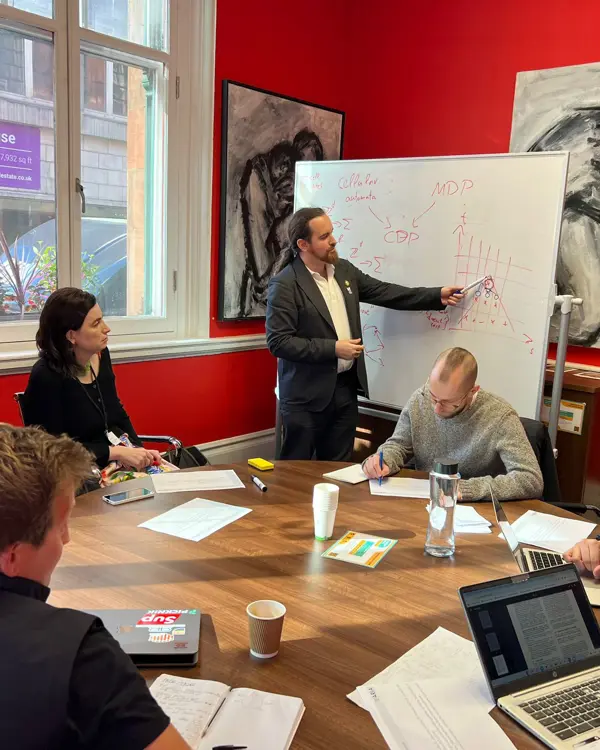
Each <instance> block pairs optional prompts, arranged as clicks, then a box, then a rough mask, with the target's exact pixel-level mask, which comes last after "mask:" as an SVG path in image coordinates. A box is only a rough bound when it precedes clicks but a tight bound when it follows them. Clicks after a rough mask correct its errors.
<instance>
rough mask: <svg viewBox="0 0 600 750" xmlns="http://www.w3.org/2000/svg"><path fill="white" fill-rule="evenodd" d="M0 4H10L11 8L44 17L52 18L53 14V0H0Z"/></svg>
mask: <svg viewBox="0 0 600 750" xmlns="http://www.w3.org/2000/svg"><path fill="white" fill-rule="evenodd" d="M0 5H10V7H11V8H18V9H19V10H26V11H27V12H28V13H37V15H38V16H45V17H46V18H52V16H53V14H54V7H53V6H54V2H53V0H0Z"/></svg>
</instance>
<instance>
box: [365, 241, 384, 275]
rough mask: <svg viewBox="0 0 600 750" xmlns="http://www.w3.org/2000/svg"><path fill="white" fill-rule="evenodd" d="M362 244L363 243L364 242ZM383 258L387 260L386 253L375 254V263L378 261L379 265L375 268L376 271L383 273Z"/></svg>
mask: <svg viewBox="0 0 600 750" xmlns="http://www.w3.org/2000/svg"><path fill="white" fill-rule="evenodd" d="M360 244H361V245H362V242H361V243H360ZM382 260H385V255H376V256H375V263H377V265H376V266H375V268H374V269H373V272H374V273H381V261H382Z"/></svg>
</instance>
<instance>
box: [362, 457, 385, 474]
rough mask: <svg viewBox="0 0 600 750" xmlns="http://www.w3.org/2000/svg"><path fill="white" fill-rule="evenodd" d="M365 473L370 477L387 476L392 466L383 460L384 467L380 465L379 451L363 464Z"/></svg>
mask: <svg viewBox="0 0 600 750" xmlns="http://www.w3.org/2000/svg"><path fill="white" fill-rule="evenodd" d="M362 470H363V474H364V475H365V476H366V477H368V478H369V479H379V477H387V476H389V473H390V467H389V466H388V465H387V464H386V463H385V461H384V462H383V467H382V466H380V461H379V453H374V454H373V455H372V456H369V458H367V460H366V461H365V462H364V464H363V465H362Z"/></svg>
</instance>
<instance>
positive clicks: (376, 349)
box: [363, 323, 385, 367]
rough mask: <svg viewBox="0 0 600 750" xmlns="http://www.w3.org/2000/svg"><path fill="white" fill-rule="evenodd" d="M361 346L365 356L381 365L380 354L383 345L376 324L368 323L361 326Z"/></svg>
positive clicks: (381, 358)
mask: <svg viewBox="0 0 600 750" xmlns="http://www.w3.org/2000/svg"><path fill="white" fill-rule="evenodd" d="M363 346H364V347H365V357H368V358H369V359H370V360H372V361H373V362H375V363H376V364H378V365H381V367H383V366H384V364H383V356H382V354H383V350H384V349H385V346H384V343H383V341H382V339H381V332H380V331H379V328H377V326H375V325H369V324H368V323H367V324H365V325H364V326H363Z"/></svg>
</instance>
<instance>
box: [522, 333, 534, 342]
mask: <svg viewBox="0 0 600 750" xmlns="http://www.w3.org/2000/svg"><path fill="white" fill-rule="evenodd" d="M523 336H525V341H524V342H523V343H524V344H531V342H532V341H533V339H532V338H531V336H528V335H527V334H526V333H524V334H523Z"/></svg>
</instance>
